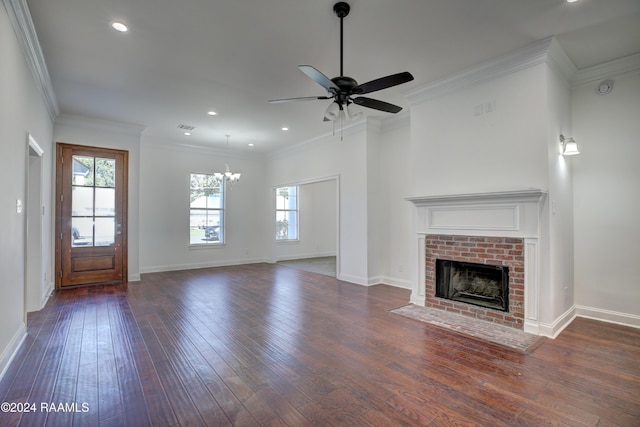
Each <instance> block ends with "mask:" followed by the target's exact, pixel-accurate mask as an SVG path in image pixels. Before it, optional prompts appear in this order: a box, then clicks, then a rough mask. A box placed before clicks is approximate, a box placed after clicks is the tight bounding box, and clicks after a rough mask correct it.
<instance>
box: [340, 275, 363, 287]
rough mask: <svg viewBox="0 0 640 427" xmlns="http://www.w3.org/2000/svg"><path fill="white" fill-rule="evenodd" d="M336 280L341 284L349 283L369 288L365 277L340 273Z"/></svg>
mask: <svg viewBox="0 0 640 427" xmlns="http://www.w3.org/2000/svg"><path fill="white" fill-rule="evenodd" d="M337 279H338V280H342V281H343V282H349V283H353V284H356V285H361V286H370V285H371V284H370V283H369V279H368V278H366V277H359V276H353V275H351V274H344V273H340V274H338V277H337Z"/></svg>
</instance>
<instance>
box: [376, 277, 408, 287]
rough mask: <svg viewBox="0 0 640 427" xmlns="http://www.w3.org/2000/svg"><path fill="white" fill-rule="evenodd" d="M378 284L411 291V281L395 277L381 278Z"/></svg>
mask: <svg viewBox="0 0 640 427" xmlns="http://www.w3.org/2000/svg"><path fill="white" fill-rule="evenodd" d="M379 284H381V285H389V286H393V287H395V288H402V289H408V290H411V280H405V279H399V278H396V277H389V276H382V277H381V282H380V283H379Z"/></svg>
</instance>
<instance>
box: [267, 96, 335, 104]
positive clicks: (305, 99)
mask: <svg viewBox="0 0 640 427" xmlns="http://www.w3.org/2000/svg"><path fill="white" fill-rule="evenodd" d="M316 99H332V98H331V97H330V96H303V97H300V98H283V99H270V100H269V101H268V102H269V103H271V104H281V103H283V102H293V101H315V100H316Z"/></svg>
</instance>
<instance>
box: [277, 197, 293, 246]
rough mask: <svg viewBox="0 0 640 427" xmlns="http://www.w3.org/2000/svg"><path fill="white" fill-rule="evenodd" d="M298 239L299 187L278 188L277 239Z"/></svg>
mask: <svg viewBox="0 0 640 427" xmlns="http://www.w3.org/2000/svg"><path fill="white" fill-rule="evenodd" d="M297 239H298V187H297V186H295V187H280V188H276V240H297Z"/></svg>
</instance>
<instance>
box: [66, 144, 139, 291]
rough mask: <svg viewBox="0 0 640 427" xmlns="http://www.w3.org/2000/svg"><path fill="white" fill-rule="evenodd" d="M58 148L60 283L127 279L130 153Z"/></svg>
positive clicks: (92, 148)
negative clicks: (128, 172) (128, 171)
mask: <svg viewBox="0 0 640 427" xmlns="http://www.w3.org/2000/svg"><path fill="white" fill-rule="evenodd" d="M56 148H57V150H56V236H55V237H56V245H55V246H56V287H57V288H61V287H65V286H73V285H87V284H93V283H110V282H124V281H126V280H127V170H128V158H129V157H128V155H129V153H128V152H127V151H122V150H114V149H108V148H96V147H86V146H80V145H71V144H63V143H58V144H57V147H56Z"/></svg>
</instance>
